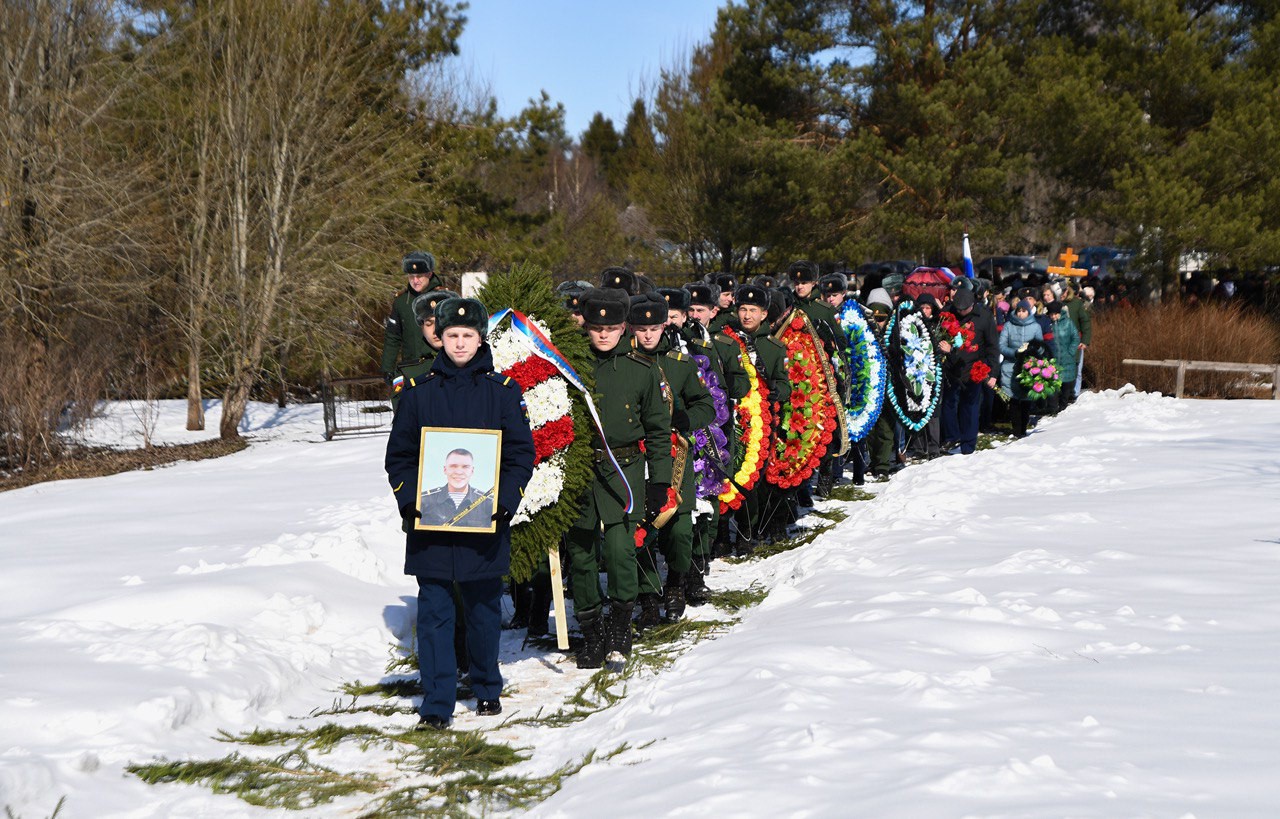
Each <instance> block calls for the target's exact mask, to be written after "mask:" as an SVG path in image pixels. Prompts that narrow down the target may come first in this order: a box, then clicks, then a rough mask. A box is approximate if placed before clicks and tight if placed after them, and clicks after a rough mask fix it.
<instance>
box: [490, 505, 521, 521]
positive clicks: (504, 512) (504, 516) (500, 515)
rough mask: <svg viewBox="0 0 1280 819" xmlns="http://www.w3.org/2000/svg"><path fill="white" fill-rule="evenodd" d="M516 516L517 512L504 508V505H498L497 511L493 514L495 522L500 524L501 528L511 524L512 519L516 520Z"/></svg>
mask: <svg viewBox="0 0 1280 819" xmlns="http://www.w3.org/2000/svg"><path fill="white" fill-rule="evenodd" d="M515 516H516V513H515V512H512V511H511V510H510V509H508V508H507V507H505V506H503V505H502V504H498V507H497V510H496V511H495V512H494V513H493V522H494V523H496V524H498V525H499V526H502V525H504V524H507V523H510V522H511V519H512V518H514V517H515Z"/></svg>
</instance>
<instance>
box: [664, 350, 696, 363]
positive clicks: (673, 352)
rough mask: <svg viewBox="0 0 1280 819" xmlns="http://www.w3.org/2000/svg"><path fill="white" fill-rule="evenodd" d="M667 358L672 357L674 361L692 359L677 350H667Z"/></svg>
mask: <svg viewBox="0 0 1280 819" xmlns="http://www.w3.org/2000/svg"><path fill="white" fill-rule="evenodd" d="M667 358H674V359H675V360H676V361H691V360H692V359H690V358H689V356H687V355H685V354H684V353H682V352H680V351H679V350H668V351H667Z"/></svg>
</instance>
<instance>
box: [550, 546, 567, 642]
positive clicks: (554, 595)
mask: <svg viewBox="0 0 1280 819" xmlns="http://www.w3.org/2000/svg"><path fill="white" fill-rule="evenodd" d="M547 560H549V561H550V562H551V600H552V601H553V602H554V603H555V618H556V648H558V649H560V650H561V651H565V650H567V649H568V648H569V623H568V615H566V614H565V612H564V579H563V578H562V577H561V576H560V546H559V544H557V545H555V546H552V547H551V548H550V549H548V550H547Z"/></svg>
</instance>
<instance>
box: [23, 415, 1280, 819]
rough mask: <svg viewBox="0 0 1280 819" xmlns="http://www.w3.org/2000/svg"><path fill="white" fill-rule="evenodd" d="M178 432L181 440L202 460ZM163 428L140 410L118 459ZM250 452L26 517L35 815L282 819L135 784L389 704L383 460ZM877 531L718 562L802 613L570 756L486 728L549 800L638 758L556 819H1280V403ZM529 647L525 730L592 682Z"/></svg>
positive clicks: (30, 771) (590, 726) (1177, 420)
mask: <svg viewBox="0 0 1280 819" xmlns="http://www.w3.org/2000/svg"><path fill="white" fill-rule="evenodd" d="M161 410H162V412H161V416H160V419H159V422H158V424H157V430H156V437H157V439H159V440H164V441H170V442H184V441H189V440H193V438H192V437H190V436H191V434H190V433H185V431H183V430H182V429H181V427H182V420H183V417H184V416H183V407H182V404H181V402H172V403H168V402H166V403H165V404H163V405H162V407H161ZM208 425H209V429H210V430H211V431H212V432H210V433H206V435H205V437H213V435H215V434H216V429H217V416H216V407H215V408H213V411H212V412H211V415H210V418H209V421H208ZM137 427H138V421H137V418H136V414H135V413H131V412H130V411H129V410H128V408H126V407H122V406H119V405H117V406H115V407H113V408H112V412H111V413H109V415H108V417H107V418H106V419H103V420H102V421H101V422H99V423H97V424H95V426H94V429H93V431H92V434H91V438H93V440H96V441H98V442H102V443H118V444H124V445H128V443H129V439H130V438H131V436H133V433H131V432H130V430H133V429H136V428H137ZM246 432H247V433H248V434H250V435H251V436H253V438H254V441H255V443H254V445H253V446H251V447H250V448H249V449H247V450H245V451H244V452H241V453H237V454H235V455H232V456H228V457H225V458H220V459H217V460H211V461H203V462H197V463H185V464H176V465H173V466H170V467H166V468H162V469H157V470H154V471H150V472H134V473H127V474H121V475H114V476H110V477H105V478H97V479H92V480H82V481H64V482H59V483H49V484H41V485H37V486H32V487H27V488H24V489H20V490H15V491H11V492H5V493H0V561H2V562H0V566H2V567H3V568H2V571H0V577H2V578H3V584H2V588H3V594H0V806H3V807H9V808H10V809H11V810H12V811H13V812H14V813H15V814H16V815H18V816H22V817H35V816H47V815H48V814H49V813H50V812H51V811H52V810H53V809H54V806H55V805H56V804H57V802H58V800H59V799H60V798H61V797H64V796H65V797H66V802H65V806H64V807H63V810H62V813H61V814H60V815H61V816H64V817H80V816H93V817H101V816H130V817H162V816H165V817H167V816H192V817H196V816H208V817H214V816H217V817H224V816H241V815H243V816H261V815H265V814H267V813H269V811H266V810H262V809H257V808H253V807H251V806H248V805H246V804H244V803H242V802H240V801H238V800H237V799H235V798H234V797H230V796H215V795H213V794H212V793H211V792H209V791H208V790H206V789H204V788H202V787H199V786H181V785H159V786H149V785H146V784H144V783H142V782H141V781H140V780H138V779H137V778H135V777H132V776H129V775H127V774H125V773H124V766H125V765H126V764H128V763H131V762H148V761H151V760H152V759H154V758H156V757H160V756H164V757H169V758H174V757H179V758H188V757H189V758H213V757H220V756H223V755H225V754H227V753H229V752H230V751H231V750H233V749H232V748H230V747H228V746H227V745H226V744H225V743H220V742H217V741H215V740H214V739H213V737H214V735H216V733H217V732H218V731H219V730H225V731H228V732H233V733H234V732H239V731H245V730H249V729H251V728H254V727H264V728H267V727H277V728H292V727H295V726H296V724H297V722H296V720H295V718H296V717H300V716H303V715H305V714H307V713H309V712H311V711H313V710H314V709H317V708H323V707H326V706H328V705H329V704H330V703H331V702H332V701H333V700H334V699H335V698H336V697H337V694H335V691H336V690H337V688H338V686H339V685H341V684H342V683H343V682H349V681H353V680H363V681H365V682H373V681H377V680H379V679H382V678H384V677H385V674H384V668H385V666H386V663H387V660H388V657H389V655H390V653H391V650H392V646H393V645H394V644H395V643H397V642H400V641H403V640H404V639H406V638H407V637H408V635H409V629H410V625H411V621H412V616H411V615H412V607H413V593H414V586H413V583H412V581H411V579H410V578H406V577H404V576H402V575H401V573H400V566H401V550H402V540H401V535H400V534H399V531H398V525H397V524H398V521H397V520H396V513H395V510H394V508H393V503H392V501H391V499H390V496H389V492H388V489H387V486H386V482H385V478H384V476H383V473H382V468H381V462H382V457H381V454H382V447H383V439H382V438H381V437H366V438H354V439H347V440H341V439H339V440H335V441H333V442H328V443H326V442H323V441H322V424H321V419H320V414H319V408H318V407H312V406H302V407H291V408H289V409H288V410H283V411H277V410H276V409H275V408H274V407H272V406H269V405H260V406H255V407H254V408H253V409H252V411H251V413H250V415H249V418H248V421H247V427H246ZM846 506H847V508H846V511H847V512H848V513H849V517H848V519H846V520H845V521H844V522H843V523H842V524H840V525H839V526H838V527H837V528H835V529H833V530H831V531H830V532H828V533H827V534H825V535H823V536H821V537H820V538H819V539H818V540H817V541H815V542H814V543H812V544H811V545H809V546H806V547H803V548H801V549H798V550H795V551H793V552H789V553H785V554H782V555H778V556H775V557H773V558H770V559H768V560H765V561H759V562H752V563H747V564H743V565H738V566H731V567H730V566H725V565H722V564H717V567H716V571H715V573H714V574H713V576H712V578H711V579H710V582H711V585H712V586H715V587H727V586H731V587H736V588H745V587H747V586H748V585H751V584H753V583H755V584H759V585H761V586H764V587H765V588H767V589H768V590H769V595H768V597H767V598H766V599H765V601H764V602H763V603H762V604H761V605H759V606H758V607H756V608H754V609H750V610H748V611H746V613H745V614H744V615H743V617H742V620H741V622H740V623H739V624H738V625H736V626H735V627H734V628H733V629H732V630H730V631H729V632H728V633H725V634H722V635H720V636H718V637H717V638H716V639H714V640H709V641H706V642H702V643H700V644H698V645H697V646H695V647H694V648H693V649H691V650H690V651H689V652H688V653H687V654H685V655H684V656H682V657H681V658H680V659H678V660H677V661H676V662H675V663H674V665H672V666H671V667H670V668H668V669H666V670H664V671H662V672H661V673H659V674H658V675H656V676H652V677H648V678H643V679H640V680H637V681H634V682H633V683H632V684H631V685H630V687H629V690H628V695H627V697H626V698H625V699H624V700H623V701H622V702H621V703H620V704H618V705H616V706H614V707H612V708H609V709H607V710H605V711H602V712H600V713H598V714H595V715H593V716H591V717H589V718H587V719H586V720H584V721H582V722H579V723H577V724H574V725H570V726H568V727H565V728H555V729H552V728H534V727H530V726H522V727H498V723H497V722H495V721H494V720H492V719H487V720H486V719H482V718H479V717H475V716H474V715H473V714H471V713H468V712H466V710H465V706H466V703H461V704H460V706H459V711H458V714H457V717H456V725H457V727H459V728H465V729H470V728H476V727H484V728H489V729H490V730H492V731H493V733H494V735H495V737H498V738H501V739H504V740H508V741H514V742H515V743H516V744H519V745H523V746H526V747H530V748H532V749H533V756H532V758H531V759H530V760H529V761H528V762H525V763H522V764H521V765H520V766H518V767H517V769H515V770H516V771H518V772H529V773H545V772H548V771H551V770H553V769H555V768H557V767H559V766H560V765H562V764H564V763H565V762H568V761H571V760H575V759H579V758H581V757H582V755H583V754H585V753H587V752H588V751H590V750H592V749H599V750H600V751H608V750H610V749H613V748H616V747H617V746H619V745H620V744H621V743H624V742H625V743H628V744H629V746H630V748H631V750H627V751H625V752H623V753H621V754H618V755H617V756H614V757H613V758H611V759H609V760H607V761H597V762H594V763H592V764H590V765H588V766H587V767H586V768H584V769H583V770H582V772H581V773H579V774H577V775H576V776H574V777H572V778H570V779H569V780H567V782H566V784H565V787H564V788H563V790H562V791H561V792H560V793H558V794H556V795H555V796H553V797H552V798H550V799H549V800H548V801H546V802H544V803H543V804H541V805H540V806H538V808H537V809H536V810H535V813H536V814H537V815H543V816H594V815H610V816H637V817H648V816H658V815H670V814H681V815H689V814H692V815H716V816H741V815H788V816H1066V815H1069V816H1171V817H1172V816H1202V817H1209V816H1232V817H1239V816H1274V815H1276V814H1277V813H1278V812H1280V775H1277V774H1278V772H1280V747H1278V746H1280V743H1278V742H1277V738H1278V737H1280V698H1277V697H1276V695H1275V688H1276V680H1277V679H1280V676H1278V675H1280V593H1277V591H1276V590H1277V588H1278V587H1280V403H1276V402H1265V401H1235V402H1219V401H1177V400H1174V399H1169V398H1161V397H1159V396H1153V395H1145V394H1134V393H1129V394H1118V393H1107V394H1103V395H1086V396H1084V397H1082V398H1081V400H1080V402H1079V403H1077V405H1076V406H1074V407H1072V408H1071V409H1070V410H1068V411H1067V412H1066V413H1064V414H1063V415H1062V416H1060V417H1058V418H1056V419H1052V420H1049V421H1047V422H1045V423H1044V424H1042V426H1041V427H1040V429H1039V430H1037V431H1036V432H1035V433H1034V434H1033V435H1032V436H1031V437H1029V438H1027V439H1026V440H1023V441H1019V442H1016V443H1013V444H1010V445H1008V446H1003V447H1000V448H998V449H996V450H992V451H987V452H979V453H977V454H975V455H974V456H972V457H969V458H961V457H951V458H944V459H939V460H937V461H933V462H931V463H928V464H922V465H918V466H913V467H910V468H909V469H907V470H905V471H904V472H902V473H900V474H899V475H898V476H897V477H895V478H894V479H893V481H891V482H890V483H888V484H884V485H881V487H880V490H879V494H878V496H877V497H876V498H875V499H874V500H871V501H866V502H862V503H851V504H847V505H846ZM703 613H704V612H703V611H700V616H703ZM706 616H710V613H706ZM521 634H522V633H521V632H507V633H506V635H505V637H504V649H503V651H504V657H505V658H506V659H507V661H506V663H505V664H504V674H505V675H506V676H507V677H508V683H509V686H510V687H511V688H512V689H513V691H514V693H513V694H512V695H511V696H510V697H507V698H505V702H506V705H507V712H508V715H510V714H527V713H532V712H533V711H536V710H537V709H538V708H540V707H541V708H546V707H552V708H554V707H555V706H557V705H558V704H559V703H561V702H562V701H563V699H564V697H565V696H567V695H568V694H569V693H570V692H572V691H573V690H574V688H576V686H577V685H579V684H581V682H582V681H583V680H585V679H586V674H585V672H580V671H578V670H577V669H576V668H574V667H573V664H572V662H571V661H569V660H567V658H565V657H563V656H562V655H560V654H558V653H556V652H550V653H539V652H534V651H531V650H528V649H523V650H522V649H521V648H520V645H519V643H520V636H521ZM385 721H389V722H392V723H395V722H398V723H401V724H403V725H408V724H410V723H411V722H412V721H413V717H412V716H409V715H397V716H393V717H389V718H386V720H385ZM356 756H358V754H357V755H356ZM341 760H342V761H343V762H345V763H350V762H352V761H353V756H352V754H351V752H349V751H348V752H347V755H346V756H345V757H341ZM361 804H363V803H362V802H358V801H357V802H340V803H335V804H333V805H330V806H326V807H325V808H320V809H312V810H308V811H306V813H307V814H308V815H354V814H355V813H356V812H357V810H358V808H359V807H360V805H361ZM280 813H282V814H283V813H284V812H280Z"/></svg>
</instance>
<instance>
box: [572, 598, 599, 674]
mask: <svg viewBox="0 0 1280 819" xmlns="http://www.w3.org/2000/svg"><path fill="white" fill-rule="evenodd" d="M576 614H577V617H578V625H579V626H580V627H581V628H582V647H581V648H579V649H578V655H577V657H576V660H577V663H578V668H600V667H601V666H603V665H604V618H603V616H602V611H601V609H598V608H597V609H595V610H593V611H583V612H576Z"/></svg>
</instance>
